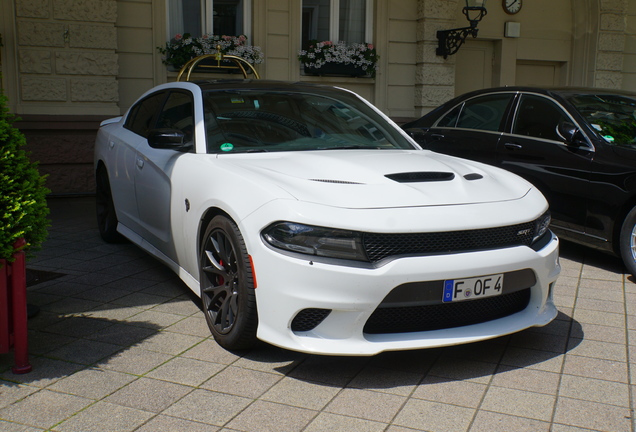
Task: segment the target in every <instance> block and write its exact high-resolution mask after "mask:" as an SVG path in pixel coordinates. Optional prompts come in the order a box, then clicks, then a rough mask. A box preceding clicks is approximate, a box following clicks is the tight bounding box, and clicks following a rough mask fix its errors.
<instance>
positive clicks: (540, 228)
mask: <svg viewBox="0 0 636 432" xmlns="http://www.w3.org/2000/svg"><path fill="white" fill-rule="evenodd" d="M551 221H552V217H551V216H550V212H549V211H547V212H545V213H543V214H542V215H541V216H540V217H539V218H538V219H537V220H535V221H534V237H533V238H532V243H534V242H536V241H537V240H539V239H540V238H541V237H543V235H544V234H545V233H547V232H548V229H549V227H550V222H551Z"/></svg>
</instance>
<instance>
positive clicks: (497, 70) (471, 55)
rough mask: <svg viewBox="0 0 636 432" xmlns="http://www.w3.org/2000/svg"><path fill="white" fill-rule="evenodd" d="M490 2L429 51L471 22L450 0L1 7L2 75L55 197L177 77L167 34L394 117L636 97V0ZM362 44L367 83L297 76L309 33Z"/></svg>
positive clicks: (109, 0)
mask: <svg viewBox="0 0 636 432" xmlns="http://www.w3.org/2000/svg"><path fill="white" fill-rule="evenodd" d="M503 4H505V1H502V0H488V1H487V2H486V8H487V10H488V13H487V15H486V16H485V17H484V18H483V19H482V21H481V22H480V23H479V24H478V28H479V33H478V37H477V38H472V37H470V36H469V37H468V40H467V41H466V43H465V44H464V45H463V46H461V48H460V49H459V51H458V52H457V54H455V55H451V56H448V57H447V58H444V57H443V56H438V55H436V48H437V43H438V42H437V31H438V30H446V29H452V28H458V27H466V26H468V22H467V20H466V17H465V16H464V14H463V13H462V8H463V6H465V3H464V1H463V0H462V1H459V0H234V1H232V0H183V1H181V0H179V1H177V0H2V2H1V3H0V35H1V37H2V39H1V40H2V45H3V46H2V47H1V48H0V54H1V56H0V65H1V66H0V67H1V72H2V79H1V81H0V83H1V85H2V88H3V90H4V93H5V94H6V96H7V97H8V98H9V103H10V110H11V111H12V112H14V113H16V114H17V115H18V116H19V117H21V119H22V120H21V121H20V122H19V123H18V127H20V128H21V130H22V131H23V132H24V133H25V135H26V136H27V142H28V147H29V150H30V151H31V152H32V156H33V158H34V159H37V160H39V161H40V170H41V172H42V173H44V174H48V175H49V180H48V186H49V188H50V189H52V191H53V193H54V194H73V193H77V194H83V193H91V192H92V191H93V190H94V186H93V172H92V171H93V167H92V149H93V141H94V138H95V131H96V129H97V127H98V125H99V122H100V121H101V120H103V119H105V118H108V117H113V116H118V115H121V114H123V113H124V112H125V111H126V110H127V108H128V107H129V106H130V105H131V104H132V103H133V102H134V100H135V99H136V98H138V97H139V96H140V95H141V94H142V93H143V92H145V91H146V90H148V89H150V88H152V87H153V86H155V85H157V84H161V83H164V82H167V81H170V80H174V79H175V77H176V72H175V71H172V70H169V69H168V68H167V67H166V65H165V64H163V63H162V57H163V56H162V54H161V53H160V52H159V50H158V49H157V48H158V47H162V46H164V45H165V43H166V41H168V40H169V39H171V38H172V37H173V36H174V34H175V33H177V32H192V34H193V35H195V33H196V32H200V33H201V34H203V33H207V32H210V33H215V34H216V32H215V30H217V31H219V32H231V31H236V32H237V33H238V32H240V33H242V34H246V35H247V36H248V38H249V39H248V40H249V41H250V43H252V44H254V45H257V46H260V47H261V49H262V50H263V52H264V55H265V60H264V62H263V63H262V64H259V65H257V70H258V72H259V74H260V76H261V77H262V78H266V79H275V80H299V81H311V82H320V83H326V84H333V85H339V86H343V87H346V88H349V89H352V90H354V91H356V92H358V93H359V94H361V95H362V96H364V97H365V98H367V99H368V100H370V101H371V102H372V103H374V104H375V105H376V106H377V107H378V108H379V109H381V110H382V111H383V112H385V113H386V114H387V115H389V116H390V117H392V118H394V119H396V120H397V121H404V120H407V119H411V118H414V117H419V116H421V115H422V114H424V113H426V112H428V111H429V110H431V109H432V108H434V107H436V106H437V105H439V104H441V103H442V102H445V101H446V100H448V99H450V98H451V97H453V96H455V95H456V94H461V93H463V92H466V91H469V90H473V89H477V88H484V87H492V86H500V85H513V84H517V85H539V86H554V85H571V86H594V87H605V88H615V89H626V90H632V91H636V0H531V1H530V0H526V1H524V2H523V4H522V7H521V9H520V10H519V11H518V13H516V14H509V13H507V12H506V11H505V10H504V8H503ZM343 36H344V37H345V38H354V39H355V38H358V39H361V38H364V42H368V43H372V44H373V45H374V47H375V48H376V50H377V52H378V54H379V56H380V59H379V62H378V70H377V73H376V74H375V77H373V78H371V77H358V78H352V77H339V76H313V75H306V74H305V73H304V72H303V70H302V68H301V65H300V62H299V61H298V59H297V55H298V52H299V50H300V49H301V48H302V47H303V43H306V41H307V39H309V38H316V39H320V40H336V38H340V37H343Z"/></svg>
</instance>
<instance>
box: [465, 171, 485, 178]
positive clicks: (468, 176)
mask: <svg viewBox="0 0 636 432" xmlns="http://www.w3.org/2000/svg"><path fill="white" fill-rule="evenodd" d="M464 178H465V179H466V180H481V179H483V178H484V176H483V175H481V174H477V173H471V174H466V175H465V176H464Z"/></svg>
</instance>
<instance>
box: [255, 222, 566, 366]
mask: <svg viewBox="0 0 636 432" xmlns="http://www.w3.org/2000/svg"><path fill="white" fill-rule="evenodd" d="M551 236H552V237H551V240H550V241H549V242H548V244H547V245H546V246H544V247H543V248H542V249H541V250H539V251H534V250H532V249H531V248H529V247H524V246H519V247H513V248H506V249H498V250H489V251H479V252H469V253H459V254H449V255H436V256H424V257H406V258H400V259H396V260H393V261H391V262H388V263H386V264H385V265H383V266H381V267H379V268H373V269H369V268H356V267H348V266H342V265H334V264H326V263H324V262H317V261H312V260H311V259H310V257H307V258H299V257H292V256H288V255H284V254H281V253H279V252H278V251H275V250H272V249H270V248H268V247H266V246H265V245H259V246H257V247H256V248H252V250H251V254H252V258H253V261H254V266H255V271H256V277H257V281H258V288H257V289H256V298H257V304H258V314H259V328H258V337H259V339H261V340H263V341H266V342H268V343H271V344H273V345H277V346H280V347H283V348H287V349H291V350H295V351H302V352H307V353H317V354H334V355H374V354H378V353H380V352H383V351H392V350H407V349H417V348H431V347H440V346H448V345H456V344H462V343H468V342H475V341H480V340H485V339H490V338H495V337H499V336H503V335H506V334H510V333H514V332H517V331H520V330H523V329H526V328H529V327H533V326H543V325H546V324H548V323H549V322H550V321H552V320H553V319H554V318H555V317H556V315H557V310H556V307H555V306H554V303H553V301H552V288H553V287H554V284H555V282H556V279H557V277H558V275H559V272H560V266H559V263H558V239H557V238H556V237H555V236H554V235H552V234H551ZM523 269H530V270H531V271H532V272H533V273H534V277H535V283H534V284H533V285H532V286H530V287H529V289H530V299H529V302H528V305H527V307H525V308H524V309H523V310H521V311H519V312H515V313H513V314H511V315H508V316H505V317H502V318H497V319H494V320H490V321H487V322H480V323H477V324H471V325H463V326H459V327H452V328H443V329H438V330H430V331H409V332H402V333H382V334H368V333H365V331H364V327H365V324H366V323H367V321H368V320H369V317H370V316H371V315H372V314H373V312H374V311H375V310H376V308H377V307H378V305H380V304H381V303H382V301H383V299H384V298H385V297H386V296H387V294H389V292H391V291H392V290H393V289H394V288H395V287H397V286H399V285H402V284H408V283H414V282H425V281H440V280H446V279H459V278H470V277H475V276H481V275H489V274H498V273H509V272H514V271H517V270H523ZM469 301H470V300H469ZM440 302H441V297H440ZM305 309H326V310H330V312H329V314H328V315H327V316H326V318H324V320H322V322H320V324H318V325H317V326H316V327H315V328H313V329H311V330H309V331H296V332H294V331H292V321H293V319H294V317H296V315H297V314H298V313H299V312H300V311H303V310H305Z"/></svg>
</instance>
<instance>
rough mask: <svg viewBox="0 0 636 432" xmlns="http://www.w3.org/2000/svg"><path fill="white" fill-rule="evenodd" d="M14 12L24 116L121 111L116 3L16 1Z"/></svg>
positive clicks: (100, 0)
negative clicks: (119, 104) (118, 106)
mask: <svg viewBox="0 0 636 432" xmlns="http://www.w3.org/2000/svg"><path fill="white" fill-rule="evenodd" d="M15 14H16V28H17V37H16V40H17V56H18V70H19V73H20V80H19V89H20V91H19V93H18V94H19V99H20V103H21V105H22V106H24V108H23V109H22V111H23V112H25V113H29V114H46V113H50V112H51V111H52V110H54V111H55V112H56V113H60V112H63V113H69V114H71V113H82V114H85V113H89V114H92V113H96V112H95V111H98V112H99V113H105V112H108V111H110V112H112V113H113V114H114V113H117V112H118V110H117V102H118V99H119V96H118V88H117V79H116V77H117V73H118V62H117V54H116V51H115V50H116V49H117V34H116V31H115V21H116V19H117V2H116V1H115V0H16V1H15ZM85 104H91V106H88V107H87V106H84V105H85ZM29 105H32V106H31V107H29ZM98 105H99V106H98ZM91 111H93V112H91Z"/></svg>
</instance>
